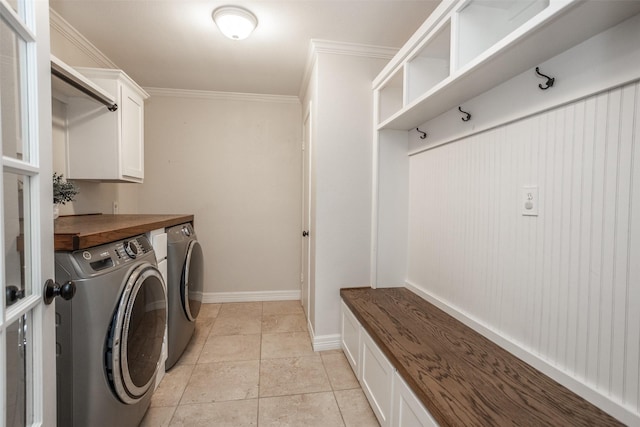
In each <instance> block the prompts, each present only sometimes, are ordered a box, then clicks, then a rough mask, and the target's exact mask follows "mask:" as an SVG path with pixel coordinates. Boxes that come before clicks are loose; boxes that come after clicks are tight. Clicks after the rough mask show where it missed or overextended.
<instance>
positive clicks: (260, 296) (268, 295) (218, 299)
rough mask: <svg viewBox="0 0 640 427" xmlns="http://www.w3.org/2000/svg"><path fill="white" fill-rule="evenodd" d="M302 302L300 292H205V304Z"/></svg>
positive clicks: (203, 299) (203, 300) (203, 297)
mask: <svg viewBox="0 0 640 427" xmlns="http://www.w3.org/2000/svg"><path fill="white" fill-rule="evenodd" d="M292 300H294V301H295V300H300V290H295V291H254V292H205V293H204V294H203V296H202V302H203V303H204V304H209V303H223V302H252V301H292Z"/></svg>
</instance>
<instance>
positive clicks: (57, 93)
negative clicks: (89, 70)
mask: <svg viewBox="0 0 640 427" xmlns="http://www.w3.org/2000/svg"><path fill="white" fill-rule="evenodd" d="M51 74H52V79H51V91H52V94H53V96H54V97H55V98H56V99H59V100H61V101H63V102H67V101H68V99H69V98H78V97H82V98H87V97H91V98H93V99H95V100H96V101H98V102H100V103H102V104H105V105H106V106H107V107H108V108H109V109H110V110H112V111H115V109H117V105H116V100H115V99H114V98H113V96H111V94H110V93H109V92H107V91H105V90H104V89H102V88H101V87H100V86H98V85H97V84H95V83H93V82H92V81H91V80H89V79H88V78H87V77H85V76H84V75H82V74H81V73H80V72H78V71H77V70H75V69H74V68H73V67H71V66H69V65H67V64H65V63H64V62H63V61H61V60H60V59H58V58H57V57H55V56H54V55H51ZM80 88H82V89H80Z"/></svg>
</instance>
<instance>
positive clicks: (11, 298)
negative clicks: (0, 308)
mask: <svg viewBox="0 0 640 427" xmlns="http://www.w3.org/2000/svg"><path fill="white" fill-rule="evenodd" d="M22 298H24V289H19V288H18V287H17V286H12V285H10V286H7V287H6V288H5V301H6V304H7V307H9V306H10V305H13V304H15V302H16V301H18V300H19V299H22Z"/></svg>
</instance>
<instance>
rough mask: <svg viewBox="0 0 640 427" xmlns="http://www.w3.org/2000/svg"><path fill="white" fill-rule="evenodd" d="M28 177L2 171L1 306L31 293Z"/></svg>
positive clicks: (12, 302)
mask: <svg viewBox="0 0 640 427" xmlns="http://www.w3.org/2000/svg"><path fill="white" fill-rule="evenodd" d="M29 182H30V181H29V177H28V176H24V175H17V174H13V173H7V172H5V173H4V183H3V184H4V213H3V218H2V220H3V221H4V252H5V253H4V262H5V264H4V265H5V269H4V270H5V272H4V274H5V277H4V278H5V284H6V289H5V292H6V294H5V295H6V299H5V305H6V306H10V305H13V304H15V303H16V302H18V301H19V300H20V299H22V298H24V297H25V296H27V295H29V294H31V286H30V283H31V280H30V277H29V274H30V273H29V272H30V270H31V269H30V268H25V266H29V265H30V262H29V261H30V253H31V252H30V250H29V242H30V239H29V237H30V227H29V218H28V217H27V218H25V212H27V213H28V212H29V206H28V203H29Z"/></svg>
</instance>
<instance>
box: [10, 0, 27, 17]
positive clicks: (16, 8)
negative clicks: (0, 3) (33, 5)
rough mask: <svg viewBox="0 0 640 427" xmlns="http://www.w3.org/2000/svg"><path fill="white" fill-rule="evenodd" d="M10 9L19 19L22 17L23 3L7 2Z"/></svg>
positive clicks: (17, 0)
mask: <svg viewBox="0 0 640 427" xmlns="http://www.w3.org/2000/svg"><path fill="white" fill-rule="evenodd" d="M7 3H8V4H9V6H11V9H13V11H14V12H16V13H17V14H18V16H20V17H22V18H23V17H24V1H23V0H7Z"/></svg>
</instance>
